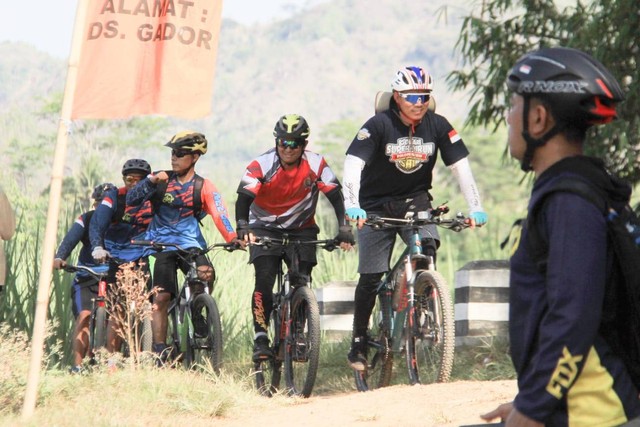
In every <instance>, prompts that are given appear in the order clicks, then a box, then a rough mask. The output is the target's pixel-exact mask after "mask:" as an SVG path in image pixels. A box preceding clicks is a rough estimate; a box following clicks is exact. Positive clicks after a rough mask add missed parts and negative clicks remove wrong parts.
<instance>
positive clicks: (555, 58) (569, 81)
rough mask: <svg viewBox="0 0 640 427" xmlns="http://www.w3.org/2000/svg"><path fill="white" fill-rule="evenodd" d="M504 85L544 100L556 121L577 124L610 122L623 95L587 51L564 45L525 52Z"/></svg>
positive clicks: (523, 94) (518, 92)
mask: <svg viewBox="0 0 640 427" xmlns="http://www.w3.org/2000/svg"><path fill="white" fill-rule="evenodd" d="M507 86H508V87H509V89H510V90H511V91H513V92H515V93H517V94H519V95H522V96H524V97H531V96H535V97H537V98H540V99H541V100H543V101H545V102H547V103H548V104H549V106H550V107H551V109H552V110H553V114H554V117H555V118H556V119H557V120H558V121H560V122H563V123H565V124H572V125H576V126H578V127H588V126H591V125H598V124H604V123H609V122H611V121H612V120H613V119H615V118H616V117H617V113H616V104H617V103H619V102H620V101H622V100H623V99H624V93H623V92H622V89H621V88H620V85H619V84H618V82H617V81H616V79H615V77H613V75H612V74H611V73H610V72H609V70H607V69H606V68H605V67H604V66H603V65H602V64H601V63H600V62H598V61H597V60H596V59H594V58H593V57H592V56H590V55H588V54H587V53H585V52H582V51H579V50H576V49H571V48H566V47H553V48H545V49H540V50H538V51H535V52H531V53H528V54H526V55H524V56H523V57H521V58H520V59H519V60H518V62H517V63H516V65H514V67H513V68H512V69H511V71H509V75H508V77H507Z"/></svg>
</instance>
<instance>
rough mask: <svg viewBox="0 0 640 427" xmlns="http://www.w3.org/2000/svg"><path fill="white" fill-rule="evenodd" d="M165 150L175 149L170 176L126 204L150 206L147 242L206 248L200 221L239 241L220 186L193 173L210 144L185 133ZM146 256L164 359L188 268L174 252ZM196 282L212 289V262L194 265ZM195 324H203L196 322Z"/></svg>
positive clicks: (148, 184)
mask: <svg viewBox="0 0 640 427" xmlns="http://www.w3.org/2000/svg"><path fill="white" fill-rule="evenodd" d="M165 146H167V147H169V148H171V166H172V170H170V171H158V172H155V173H153V174H150V175H149V176H148V177H147V178H145V179H144V180H142V182H140V183H139V184H138V185H137V186H136V187H135V188H134V189H133V190H131V191H130V192H129V193H128V194H127V203H129V204H131V205H134V206H137V205H140V204H141V203H145V201H146V202H148V201H149V200H152V202H153V204H154V214H153V219H152V221H151V224H150V225H149V229H148V230H147V232H146V234H145V236H144V239H146V240H152V241H155V242H158V243H172V244H177V245H179V246H181V247H183V248H194V247H198V248H203V249H204V248H206V247H207V244H206V241H205V239H204V237H203V235H202V231H201V230H200V227H199V221H200V220H201V219H203V218H204V217H205V216H206V215H207V214H209V215H211V218H212V219H213V222H214V224H215V225H216V228H217V229H218V231H219V232H220V234H221V235H222V237H223V238H224V240H225V241H226V242H232V241H235V240H236V233H235V231H234V230H233V226H232V225H231V222H230V221H229V217H228V213H227V208H226V206H225V203H224V201H223V199H222V195H221V194H220V192H219V191H218V189H217V188H216V186H215V185H214V184H213V183H212V182H211V181H209V180H208V179H206V178H202V177H200V176H199V175H197V174H196V172H195V165H196V163H197V161H198V160H199V159H200V156H202V155H204V154H205V153H206V152H207V139H206V138H205V136H204V135H203V134H201V133H198V132H193V131H184V132H180V133H178V134H176V135H174V136H173V137H172V138H171V140H170V141H169V142H167V143H166V144H165ZM143 249H144V250H145V251H146V252H145V254H153V256H154V257H155V266H154V271H153V285H154V287H155V288H157V289H158V290H159V292H158V293H157V294H156V295H155V297H154V305H155V309H154V312H153V323H152V327H153V348H154V352H156V353H157V354H160V355H162V356H164V354H163V353H164V350H165V349H166V348H167V344H166V338H167V310H168V307H169V303H170V302H171V299H172V298H174V297H175V296H176V295H177V287H178V284H177V283H176V271H177V269H178V268H180V269H181V270H182V271H183V272H184V271H187V269H188V266H187V265H184V262H183V261H182V260H181V259H180V258H179V257H178V256H177V253H176V251H175V250H171V249H167V250H166V251H163V252H160V253H155V254H154V253H153V250H151V249H149V248H144V247H143ZM196 264H197V268H198V276H199V278H200V279H201V280H204V281H206V282H207V283H208V284H209V289H210V290H211V289H213V281H214V279H215V272H214V269H213V266H212V265H211V262H210V261H209V259H208V258H207V257H206V256H204V255H202V256H200V257H198V259H197V260H196ZM193 321H194V323H196V322H203V321H204V319H202V318H200V319H196V318H194V319H193Z"/></svg>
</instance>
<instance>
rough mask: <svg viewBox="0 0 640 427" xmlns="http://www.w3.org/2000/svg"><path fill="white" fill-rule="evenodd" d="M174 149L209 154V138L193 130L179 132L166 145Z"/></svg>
mask: <svg viewBox="0 0 640 427" xmlns="http://www.w3.org/2000/svg"><path fill="white" fill-rule="evenodd" d="M164 145H165V146H167V147H170V148H172V149H180V150H183V151H190V152H192V153H200V154H205V153H206V152H207V138H205V137H204V135H203V134H201V133H198V132H194V131H191V130H185V131H182V132H179V133H177V134H175V135H174V136H173V138H171V140H170V141H169V142H167V143H166V144H164Z"/></svg>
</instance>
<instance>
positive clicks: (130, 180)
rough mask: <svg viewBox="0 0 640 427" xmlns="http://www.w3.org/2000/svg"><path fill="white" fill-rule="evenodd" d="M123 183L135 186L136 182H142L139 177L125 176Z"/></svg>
mask: <svg viewBox="0 0 640 427" xmlns="http://www.w3.org/2000/svg"><path fill="white" fill-rule="evenodd" d="M123 179H124V182H125V183H127V184H135V183H136V182H138V181H140V180H142V177H141V176H133V175H127V176H125V177H124V178H123Z"/></svg>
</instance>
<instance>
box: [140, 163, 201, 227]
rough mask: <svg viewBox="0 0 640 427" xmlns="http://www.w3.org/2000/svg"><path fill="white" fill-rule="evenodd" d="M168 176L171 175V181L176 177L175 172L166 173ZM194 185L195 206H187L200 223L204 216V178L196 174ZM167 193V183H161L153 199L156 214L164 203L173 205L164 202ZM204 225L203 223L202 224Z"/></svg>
mask: <svg viewBox="0 0 640 427" xmlns="http://www.w3.org/2000/svg"><path fill="white" fill-rule="evenodd" d="M164 172H165V173H166V174H167V175H169V179H171V178H172V177H173V175H174V172H173V171H164ZM194 181H195V182H194V183H193V206H185V207H187V208H190V209H193V216H195V217H196V219H197V220H198V222H200V215H201V214H202V186H203V185H204V178H203V177H201V176H200V175H198V174H196V175H195V177H194ZM166 192H167V182H160V183H158V185H157V186H156V192H155V194H154V195H153V196H152V198H151V204H152V205H153V210H154V212H156V211H157V210H158V207H159V206H160V205H161V204H162V203H168V204H171V202H170V201H165V200H164V195H165V193H166ZM200 224H202V223H200Z"/></svg>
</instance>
